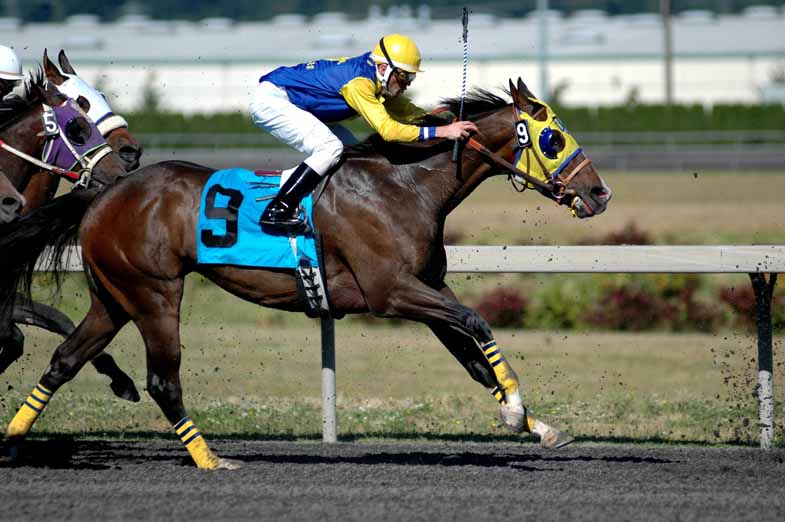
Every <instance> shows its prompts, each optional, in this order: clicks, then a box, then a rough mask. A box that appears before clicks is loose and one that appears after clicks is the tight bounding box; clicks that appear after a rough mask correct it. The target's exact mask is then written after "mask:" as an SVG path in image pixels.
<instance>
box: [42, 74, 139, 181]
mask: <svg viewBox="0 0 785 522" xmlns="http://www.w3.org/2000/svg"><path fill="white" fill-rule="evenodd" d="M32 88H34V89H36V90H37V91H38V95H39V96H40V98H41V100H42V101H43V104H44V105H43V113H42V131H41V134H43V136H44V137H45V139H46V142H45V144H44V150H43V154H42V158H41V159H42V160H43V161H44V162H45V163H49V164H50V165H54V166H55V167H58V168H60V169H64V170H66V171H70V172H74V171H75V172H78V173H79V174H81V175H82V177H81V178H80V179H79V182H80V183H88V182H90V181H91V180H96V181H97V182H99V183H100V184H103V185H107V184H111V183H113V182H114V181H115V180H116V179H117V178H119V177H121V176H122V175H125V169H124V168H123V164H122V163H121V162H120V159H119V157H118V156H117V155H116V154H112V149H111V147H110V146H109V145H108V144H107V143H106V141H105V140H104V138H103V136H102V135H101V132H100V131H99V130H98V126H97V125H96V124H95V122H93V120H92V119H90V118H89V117H88V116H87V112H88V111H89V110H90V102H89V101H88V100H87V99H85V98H84V97H83V96H79V97H78V98H77V99H76V100H72V99H70V98H68V97H66V96H65V95H64V94H61V93H60V92H59V91H57V90H56V89H55V88H54V87H53V86H52V85H51V84H49V83H47V84H46V85H44V86H41V85H37V84H36V85H33V86H32Z"/></svg>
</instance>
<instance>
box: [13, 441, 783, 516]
mask: <svg viewBox="0 0 785 522" xmlns="http://www.w3.org/2000/svg"><path fill="white" fill-rule="evenodd" d="M212 443H213V447H214V448H216V449H217V450H218V451H219V452H220V454H221V455H222V456H224V457H229V458H236V459H241V460H243V461H245V466H244V467H243V468H242V469H241V470H239V471H231V472H226V471H224V472H203V471H199V470H197V469H195V468H193V467H192V465H191V463H190V462H189V461H188V459H187V458H186V453H185V450H183V449H182V448H181V447H180V445H179V444H178V442H177V441H176V440H146V441H141V442H122V441H115V442H105V441H76V442H71V441H67V440H66V441H63V440H60V441H54V442H40V441H39V442H35V441H34V442H31V443H30V444H29V446H28V447H27V448H24V449H23V451H22V452H21V454H20V460H19V462H18V463H17V464H16V465H10V464H9V463H8V461H7V460H6V461H4V462H2V463H0V468H2V471H0V476H2V479H3V480H2V484H3V485H2V489H1V490H0V505H2V506H3V509H2V511H0V520H15V521H19V520H121V519H122V520H189V521H193V520H276V521H281V520H320V521H325V520H340V521H352V520H357V521H362V522H369V521H375V520H405V521H407V522H408V521H414V520H423V521H435V520H445V521H447V520H450V521H452V520H476V521H493V520H657V521H660V520H682V521H689V520H733V521H734V522H735V521H742V520H756V521H764V520H780V521H781V520H785V450H782V449H778V450H774V451H768V452H764V451H759V450H756V449H752V448H749V449H747V448H743V449H723V448H716V449H715V448H712V449H703V448H695V447H676V448H670V447H668V448H663V447H641V446H622V445H613V446H597V445H574V446H571V447H568V448H564V449H562V450H558V451H556V452H547V451H544V450H541V449H540V448H539V447H538V446H535V445H533V444H512V443H502V444H491V443H477V444H458V443H398V444H390V443H340V444H337V445H322V444H319V443H290V442H248V441H212ZM3 451H4V453H6V454H7V451H6V449H5V448H4V449H3Z"/></svg>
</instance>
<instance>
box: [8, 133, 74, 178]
mask: <svg viewBox="0 0 785 522" xmlns="http://www.w3.org/2000/svg"><path fill="white" fill-rule="evenodd" d="M0 148H2V149H3V150H5V151H7V152H10V153H11V154H13V155H14V156H16V157H18V158H22V159H23V160H25V161H26V162H28V163H32V164H33V165H35V166H36V167H39V168H42V169H44V170H47V171H49V172H51V173H53V174H58V175H60V176H63V177H65V178H68V179H70V180H71V181H74V182H76V181H79V179H80V177H81V175H80V174H79V173H78V172H73V171H71V170H66V169H62V168H60V167H58V166H56V165H51V164H49V163H44V162H43V161H41V160H39V159H37V158H34V157H32V156H30V155H29V154H25V153H24V152H22V151H21V150H19V149H15V148H14V147H12V146H11V145H9V144H8V143H6V142H5V141H4V140H3V139H2V138H0Z"/></svg>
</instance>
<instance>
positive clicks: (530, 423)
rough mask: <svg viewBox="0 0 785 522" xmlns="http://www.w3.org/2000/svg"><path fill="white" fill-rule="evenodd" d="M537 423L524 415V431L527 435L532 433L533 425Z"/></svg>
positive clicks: (529, 416) (532, 418)
mask: <svg viewBox="0 0 785 522" xmlns="http://www.w3.org/2000/svg"><path fill="white" fill-rule="evenodd" d="M536 422H537V419H535V418H534V417H532V416H531V415H526V431H528V432H529V433H534V425H535V423H536Z"/></svg>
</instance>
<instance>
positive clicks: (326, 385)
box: [321, 317, 338, 442]
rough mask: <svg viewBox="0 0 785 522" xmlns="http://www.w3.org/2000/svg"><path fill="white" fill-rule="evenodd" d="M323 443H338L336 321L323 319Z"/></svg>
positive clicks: (328, 318)
mask: <svg viewBox="0 0 785 522" xmlns="http://www.w3.org/2000/svg"><path fill="white" fill-rule="evenodd" d="M321 322H322V441H323V442H338V422H337V415H336V413H335V401H336V393H335V320H334V319H333V318H332V317H322V319H321Z"/></svg>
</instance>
